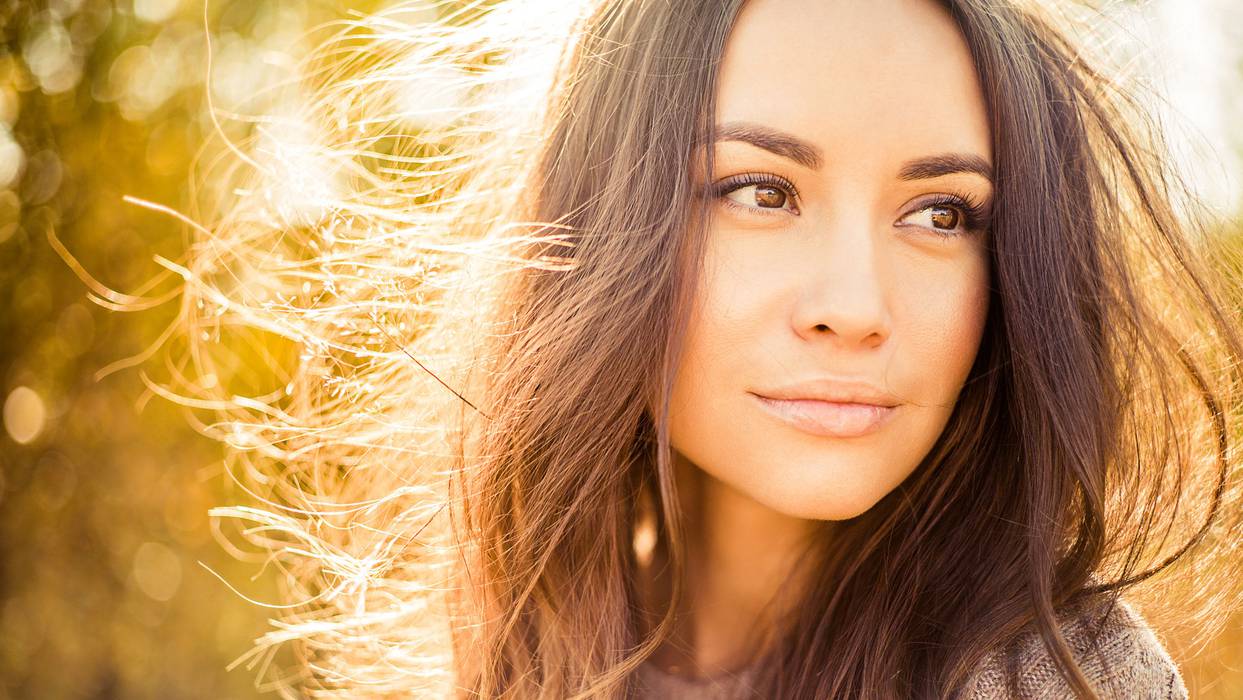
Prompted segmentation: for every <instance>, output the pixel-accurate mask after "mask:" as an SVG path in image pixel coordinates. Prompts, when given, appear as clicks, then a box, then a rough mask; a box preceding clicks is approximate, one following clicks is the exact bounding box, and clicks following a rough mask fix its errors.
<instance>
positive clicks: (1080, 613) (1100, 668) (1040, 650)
mask: <svg viewBox="0 0 1243 700" xmlns="http://www.w3.org/2000/svg"><path fill="white" fill-rule="evenodd" d="M1061 619H1062V622H1061V625H1060V629H1061V632H1062V635H1063V636H1064V637H1065V638H1066V642H1067V644H1068V645H1069V646H1070V648H1071V651H1072V652H1073V653H1074V655H1075V660H1076V661H1077V662H1078V663H1079V667H1080V668H1081V669H1082V671H1083V673H1084V675H1085V676H1086V677H1087V679H1088V681H1089V682H1090V683H1092V684H1093V685H1094V686H1095V687H1096V689H1097V693H1098V694H1099V695H1100V697H1101V698H1102V700H1106V699H1113V698H1141V699H1144V700H1157V699H1162V700H1164V699H1167V698H1172V699H1175V700H1178V699H1185V698H1187V688H1186V686H1185V685H1184V683H1183V679H1182V675H1181V674H1180V673H1179V670H1178V665H1177V664H1175V663H1174V660H1173V659H1171V658H1170V655H1169V652H1167V651H1166V649H1165V647H1164V646H1163V645H1162V644H1161V641H1160V640H1159V639H1158V638H1157V635H1156V633H1155V632H1154V631H1153V629H1152V628H1151V627H1150V626H1149V625H1148V623H1147V622H1146V621H1145V620H1144V619H1143V617H1141V616H1140V614H1139V613H1138V612H1137V611H1136V610H1135V609H1134V608H1132V607H1131V606H1130V605H1129V604H1127V602H1126V601H1125V600H1118V601H1117V602H1116V603H1114V604H1113V605H1112V606H1109V605H1107V604H1105V605H1097V606H1091V607H1086V606H1081V607H1078V608H1074V609H1071V610H1068V611H1066V612H1065V613H1064V614H1063V615H1062V616H1061ZM963 697H965V698H970V699H971V700H986V699H989V698H1062V697H1074V694H1073V692H1072V691H1071V688H1070V686H1069V684H1067V683H1066V681H1065V680H1064V679H1063V678H1062V676H1061V674H1060V673H1059V672H1058V668H1057V665H1056V663H1055V662H1054V661H1053V658H1052V657H1051V656H1050V655H1049V653H1048V652H1047V651H1046V650H1045V648H1044V643H1043V641H1042V640H1041V638H1040V634H1039V633H1038V632H1037V631H1035V630H1034V629H1032V630H1029V631H1027V632H1026V633H1024V634H1022V635H1020V636H1019V637H1018V638H1017V639H1016V640H1015V641H1014V643H1013V644H1011V645H1010V646H1008V647H1006V648H1005V649H1004V650H996V651H994V652H993V653H991V654H990V655H989V656H988V657H986V659H985V662H984V664H982V665H981V667H980V669H979V670H978V671H977V673H976V675H975V676H974V677H973V682H972V684H971V685H970V687H969V688H968V689H967V692H966V693H965V694H964V696H963Z"/></svg>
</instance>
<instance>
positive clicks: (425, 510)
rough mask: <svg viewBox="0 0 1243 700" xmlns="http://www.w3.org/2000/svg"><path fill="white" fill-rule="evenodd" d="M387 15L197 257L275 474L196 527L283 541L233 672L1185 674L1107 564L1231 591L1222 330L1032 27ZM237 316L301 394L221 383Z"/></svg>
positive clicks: (974, 687) (869, 686)
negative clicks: (269, 617) (265, 630)
mask: <svg viewBox="0 0 1243 700" xmlns="http://www.w3.org/2000/svg"><path fill="white" fill-rule="evenodd" d="M405 9H408V8H398V9H396V10H393V11H391V12H389V13H387V14H382V15H378V16H376V17H374V18H371V20H370V21H369V22H366V23H363V22H360V23H357V24H355V25H353V30H350V31H346V32H343V33H342V34H340V35H339V36H337V37H336V38H335V39H334V40H332V41H330V42H328V43H326V44H325V45H324V47H323V50H322V51H321V52H320V53H319V54H318V55H317V56H316V57H315V58H314V59H312V60H311V61H309V62H308V63H307V64H306V66H305V68H306V76H307V78H308V79H307V81H306V85H307V86H310V87H311V88H313V92H311V93H310V94H311V99H309V100H306V101H305V102H303V109H302V111H301V112H300V120H299V121H298V122H297V126H298V128H297V129H292V128H288V127H272V128H267V129H263V130H262V131H263V133H264V138H266V139H269V140H268V141H261V142H260V146H259V148H258V149H256V150H254V151H251V152H249V153H247V152H244V151H243V150H242V149H241V147H238V146H234V147H233V148H234V149H235V151H236V153H238V154H239V155H240V156H241V158H240V160H242V161H243V163H244V169H243V170H242V171H241V172H243V173H248V174H249V175H250V176H251V180H250V181H247V182H245V185H246V186H245V187H239V188H237V189H233V190H228V191H230V192H231V196H233V197H234V199H233V200H232V202H231V204H230V207H229V208H228V209H227V210H225V212H224V213H223V214H222V215H220V216H219V217H217V218H216V219H215V220H213V221H212V222H211V223H210V229H211V232H210V234H208V233H207V229H203V232H204V237H203V239H202V241H201V243H200V244H199V245H198V246H196V247H195V249H194V250H193V255H192V256H191V262H190V264H189V265H187V267H186V269H184V270H183V271H182V272H183V277H184V278H185V279H186V281H187V285H186V304H185V305H184V307H183V308H184V310H185V311H184V313H183V319H184V320H185V322H186V325H185V329H186V333H185V337H186V339H187V340H188V341H189V342H190V343H191V351H190V354H189V355H188V357H190V358H192V359H193V361H194V363H195V367H196V368H197V370H198V371H199V372H201V373H202V374H211V375H212V376H213V377H214V378H216V381H214V382H200V383H199V384H197V385H196V386H197V387H198V390H199V391H201V392H204V393H205V394H207V395H208V396H213V397H215V398H216V399H218V400H219V401H220V403H208V404H203V403H200V404H197V405H201V406H209V407H211V406H217V407H224V408H227V409H228V410H229V413H228V416H227V420H225V421H224V422H222V423H220V424H218V426H220V427H218V434H219V435H220V436H221V437H222V439H226V440H228V441H229V443H230V444H231V445H232V446H234V447H235V448H236V449H235V450H234V451H233V452H232V457H233V458H234V460H235V464H236V465H237V466H238V467H239V468H238V469H237V472H238V474H239V476H241V477H245V478H246V481H245V483H248V484H249V485H250V486H251V488H252V489H254V490H255V491H256V492H257V493H260V494H261V495H262V496H263V497H264V499H265V504H266V506H267V508H266V509H262V510H261V509H255V508H248V507H239V508H233V509H221V510H220V511H218V512H217V515H221V516H231V517H234V518H238V519H241V520H243V521H252V522H254V523H256V524H257V525H258V526H257V527H254V528H252V529H250V530H247V531H246V532H245V533H244V535H243V536H244V537H246V538H248V539H249V540H250V541H252V542H255V543H257V544H259V545H260V546H261V547H262V550H263V551H265V552H270V553H271V556H272V558H273V559H274V560H276V561H278V562H279V563H280V564H281V566H282V567H283V569H282V570H283V572H284V573H285V574H286V575H285V576H284V578H283V580H284V582H285V583H286V584H287V586H288V600H287V601H284V607H285V609H286V611H287V612H286V614H285V617H284V618H283V621H282V626H281V627H280V628H279V629H278V630H277V631H275V632H273V633H271V634H270V635H268V636H267V637H265V638H264V639H261V640H260V643H259V645H258V646H257V649H256V651H257V652H265V653H264V654H262V655H260V654H258V653H257V654H256V658H255V660H256V661H258V660H259V658H260V657H261V656H263V657H267V655H266V652H269V651H273V650H274V649H275V647H276V646H277V645H279V644H280V643H282V642H284V641H288V640H297V644H296V646H295V649H296V650H298V652H299V654H300V663H299V668H300V669H301V670H302V676H301V678H299V679H296V683H297V684H301V685H303V686H304V688H306V689H307V692H312V693H314V694H315V695H316V696H325V697H327V696H334V695H339V696H342V697H357V696H387V695H393V696H406V695H409V694H410V693H416V694H420V695H427V696H431V697H444V696H451V695H458V696H463V697H500V696H504V697H521V698H525V697H540V698H569V697H626V696H632V697H633V696H642V697H661V696H668V697H694V696H696V695H694V694H702V695H703V696H704V697H708V696H712V697H715V696H740V697H741V696H754V697H765V698H777V697H780V698H812V697H815V698H844V697H884V698H889V697H920V698H923V697H1063V696H1077V697H1086V698H1091V697H1185V696H1186V689H1185V687H1184V684H1183V681H1182V679H1181V677H1180V675H1179V672H1178V668H1177V667H1176V666H1175V665H1174V663H1173V662H1172V661H1171V660H1170V658H1169V656H1168V655H1167V654H1166V652H1165V650H1164V648H1163V647H1162V646H1161V643H1160V642H1159V641H1158V640H1157V638H1156V637H1155V636H1154V634H1153V632H1152V631H1151V630H1150V629H1149V628H1148V627H1147V626H1146V625H1145V623H1144V621H1143V619H1142V618H1141V617H1140V616H1139V615H1138V614H1137V613H1136V612H1135V611H1134V609H1132V608H1131V607H1130V606H1129V605H1128V603H1127V602H1126V601H1125V600H1122V599H1120V598H1119V596H1120V595H1121V593H1123V592H1124V591H1126V590H1128V589H1130V588H1132V587H1135V586H1137V585H1139V584H1141V583H1143V582H1145V581H1148V580H1150V579H1151V578H1152V577H1153V576H1154V575H1155V574H1156V573H1157V572H1159V571H1163V570H1170V571H1189V570H1190V569H1187V568H1186V566H1185V565H1184V562H1188V561H1199V562H1208V561H1212V562H1214V567H1215V568H1214V569H1213V570H1214V571H1217V572H1220V576H1221V580H1220V581H1216V580H1214V581H1206V580H1203V579H1201V583H1204V584H1206V585H1205V588H1206V589H1207V588H1213V590H1214V595H1217V596H1219V600H1222V601H1227V604H1233V602H1234V601H1236V600H1237V595H1238V590H1237V586H1238V584H1237V581H1238V580H1239V577H1238V576H1237V565H1238V562H1237V561H1234V560H1232V559H1228V558H1226V557H1227V556H1228V555H1226V554H1225V553H1224V552H1225V548H1218V549H1213V548H1212V547H1211V546H1210V545H1211V543H1212V537H1213V536H1214V535H1215V533H1219V532H1229V531H1230V530H1229V528H1231V527H1233V523H1231V522H1227V521H1226V516H1227V515H1235V514H1237V512H1238V511H1237V509H1235V508H1232V507H1231V506H1230V505H1229V504H1228V503H1227V500H1226V499H1228V498H1230V497H1231V494H1233V493H1234V491H1233V490H1232V485H1231V482H1230V481H1229V480H1228V478H1227V477H1228V476H1229V475H1230V473H1231V469H1232V465H1237V463H1238V460H1237V457H1235V456H1234V453H1233V452H1232V451H1231V450H1232V447H1231V445H1230V444H1229V438H1230V436H1231V435H1238V425H1237V422H1238V419H1239V410H1238V409H1239V405H1240V404H1239V398H1238V394H1237V391H1238V389H1237V386H1236V384H1235V382H1236V381H1237V377H1235V375H1233V374H1231V372H1232V368H1234V367H1236V366H1237V365H1238V363H1239V360H1240V358H1241V357H1243V346H1241V345H1240V335H1239V327H1238V320H1237V317H1236V315H1235V311H1233V310H1232V309H1231V307H1230V306H1228V301H1227V300H1226V298H1225V296H1224V294H1225V292H1226V291H1227V289H1226V287H1225V286H1224V284H1225V280H1223V279H1222V278H1220V277H1219V276H1217V275H1216V274H1215V273H1214V272H1213V271H1212V270H1213V268H1211V267H1210V266H1209V265H1208V264H1207V260H1206V255H1207V251H1206V250H1204V249H1203V248H1204V246H1203V245H1201V244H1202V243H1203V241H1202V240H1201V239H1197V238H1194V237H1193V235H1192V230H1193V229H1192V227H1193V224H1192V223H1188V222H1190V221H1193V219H1192V218H1191V217H1190V216H1189V214H1188V212H1189V211H1191V210H1189V209H1186V208H1185V202H1183V201H1182V200H1181V199H1179V198H1178V194H1177V192H1178V190H1177V189H1176V188H1175V185H1176V184H1177V182H1176V180H1175V179H1174V178H1173V177H1172V176H1171V175H1169V173H1168V172H1167V169H1166V168H1165V166H1164V161H1163V156H1162V155H1161V152H1160V150H1159V149H1157V144H1158V141H1157V139H1156V137H1155V135H1154V134H1153V133H1152V130H1151V129H1146V128H1145V127H1146V126H1147V125H1148V124H1150V122H1148V121H1145V120H1144V118H1143V114H1142V111H1141V110H1139V109H1138V108H1137V106H1136V103H1135V101H1134V100H1132V99H1131V98H1130V97H1129V96H1128V94H1127V93H1126V92H1125V91H1123V90H1122V89H1121V88H1119V87H1118V85H1117V83H1116V82H1113V81H1112V80H1111V79H1108V78H1106V77H1104V76H1102V75H1101V74H1098V73H1097V72H1095V71H1094V69H1093V68H1092V67H1091V66H1092V64H1091V62H1090V61H1088V60H1086V59H1084V57H1083V56H1082V55H1081V50H1080V48H1079V47H1078V46H1077V45H1076V44H1075V43H1073V42H1071V41H1070V40H1069V39H1067V38H1066V37H1065V35H1064V34H1062V33H1060V32H1059V30H1058V29H1057V28H1056V26H1055V24H1054V21H1053V19H1051V18H1050V17H1047V16H1045V15H1044V14H1042V13H1041V12H1040V11H1039V10H1038V9H1037V8H1035V7H1027V6H1026V5H1025V4H1023V3H1020V2H1018V0H1004V1H1003V0H952V1H948V2H934V1H933V0H885V1H883V2H869V3H856V2H844V1H843V2H826V1H823V0H749V1H748V2H745V3H744V2H741V1H740V0H728V1H725V0H723V1H722V2H700V1H698V0H667V1H664V2H647V1H644V0H600V1H599V2H596V3H591V6H590V7H587V8H585V11H584V13H583V15H582V17H581V18H579V19H577V20H575V21H573V22H569V21H564V22H563V20H574V17H572V16H570V15H569V14H567V13H566V12H565V8H564V5H563V4H553V5H549V6H547V7H544V6H543V5H540V6H539V7H535V6H534V5H533V4H532V3H529V2H526V3H511V4H509V5H506V6H501V7H498V8H495V9H491V10H486V9H481V8H477V7H468V8H466V9H459V10H456V11H453V12H449V11H448V10H447V9H445V8H442V15H444V16H443V17H442V19H441V21H439V22H433V23H422V24H420V23H411V22H407V21H405V20H406V17H405V16H403V15H402V12H403V11H404V10H405ZM536 15H538V16H537V17H536ZM533 18H535V19H538V20H539V21H536V22H530V21H528V20H531V19H533ZM558 22H561V24H560V25H557V23H558ZM554 25H556V26H561V27H563V28H564V29H566V30H567V31H566V36H567V37H568V38H567V39H566V40H565V43H564V44H561V43H557V42H556V41H554V37H556V36H558V34H557V29H556V27H555V26H554ZM550 46H551V47H559V46H564V47H565V51H564V53H563V54H561V55H558V54H557V49H555V48H554V49H553V50H552V51H551V52H549V51H548V47H550ZM547 69H551V70H547ZM291 135H295V136H297V137H298V138H299V139H301V140H302V143H303V145H304V148H302V149H300V150H297V149H295V151H296V157H295V156H290V155H288V154H289V153H292V152H295V151H291V150H289V149H288V144H289V143H290V142H291V138H292V137H291ZM264 144H268V145H267V146H265V145H264ZM272 144H276V145H277V146H280V147H273V146H272ZM282 147H283V148H285V150H281V148H282ZM256 154H262V157H257V155H256ZM291 179H292V180H293V181H295V182H296V183H297V185H298V186H297V188H296V190H293V191H291V190H290V189H289V188H288V187H287V185H288V183H289V182H290V181H291ZM1180 207H1181V208H1180ZM233 325H237V326H240V327H242V328H244V329H248V330H259V331H263V332H266V333H271V334H275V335H277V336H281V337H284V338H286V339H289V340H290V341H292V345H291V349H295V350H296V351H297V358H298V359H297V360H296V361H292V360H289V361H284V362H283V363H282V362H278V363H277V366H279V367H283V368H285V369H286V371H287V372H288V377H286V378H284V379H282V382H281V383H282V384H283V385H284V388H283V391H277V392H274V393H273V394H271V395H266V396H261V397H258V398H246V399H242V398H237V397H236V396H234V395H233V393H232V392H231V391H226V390H225V387H226V386H227V384H228V382H227V381H223V380H222V379H221V378H222V377H228V376H229V374H230V371H229V368H228V366H227V365H226V364H225V363H223V362H221V361H220V360H219V359H218V355H219V347H218V346H217V345H215V343H216V340H217V339H218V337H219V330H220V329H221V328H222V327H228V326H233ZM259 347H261V348H263V352H264V353H266V354H268V356H271V354H272V353H271V346H270V344H269V345H262V346H259ZM229 357H230V358H231V359H232V360H234V361H235V360H236V359H237V358H236V357H233V356H229ZM260 357H261V356H258V355H256V356H254V357H252V358H251V359H252V361H253V360H257V359H259V358H260ZM290 357H292V354H291V355H290ZM213 358H216V359H213ZM286 380H287V381H286ZM202 387H208V389H203V388H202ZM199 399H200V400H201V399H202V396H200V397H199ZM1214 556H1215V557H1218V558H1217V559H1212V557H1214ZM1176 563H1177V564H1178V566H1172V565H1174V564H1176ZM1180 567H1181V568H1180ZM1231 567H1234V569H1233V570H1232V568H1231ZM1232 574H1235V575H1234V576H1233V577H1231V575H1232ZM1197 575H1201V576H1203V575H1204V574H1203V573H1202V572H1199V573H1198V574H1197ZM1214 587H1215V588H1214ZM1193 602H1194V601H1193ZM1186 609H1188V610H1192V609H1197V608H1195V607H1194V605H1192V604H1189V605H1187V606H1186ZM1199 609H1202V610H1204V611H1205V612H1209V610H1208V608H1207V607H1203V606H1202V607H1201V608H1199ZM293 682H294V681H291V683H293Z"/></svg>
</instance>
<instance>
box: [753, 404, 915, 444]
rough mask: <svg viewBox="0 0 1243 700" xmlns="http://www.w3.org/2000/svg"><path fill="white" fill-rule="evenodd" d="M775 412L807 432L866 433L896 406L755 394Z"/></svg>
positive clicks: (843, 435)
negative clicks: (782, 397)
mask: <svg viewBox="0 0 1243 700" xmlns="http://www.w3.org/2000/svg"><path fill="white" fill-rule="evenodd" d="M752 396H754V397H755V398H756V399H759V402H760V406H761V407H762V408H763V409H764V410H765V411H767V412H768V413H770V414H771V415H773V416H775V417H777V418H779V419H781V420H782V421H784V422H785V423H787V424H788V425H791V426H793V427H795V428H797V429H799V430H801V431H803V432H805V433H810V434H812V435H817V436H821V437H839V438H849V437H862V436H864V435H868V434H869V433H874V432H876V431H877V430H879V429H880V428H881V426H883V425H884V424H885V423H887V422H889V419H890V418H892V417H893V414H894V413H895V412H896V411H897V407H896V406H877V405H874V404H867V403H836V402H832V401H819V400H815V399H791V400H787V399H770V398H768V397H767V396H760V395H759V394H752Z"/></svg>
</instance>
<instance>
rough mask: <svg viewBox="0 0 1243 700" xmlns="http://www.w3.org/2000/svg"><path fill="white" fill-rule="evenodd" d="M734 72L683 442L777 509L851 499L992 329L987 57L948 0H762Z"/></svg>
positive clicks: (709, 182)
mask: <svg viewBox="0 0 1243 700" xmlns="http://www.w3.org/2000/svg"><path fill="white" fill-rule="evenodd" d="M718 89H719V93H718V106H717V115H716V123H717V131H718V139H719V141H718V143H717V145H716V151H715V157H716V162H715V166H714V171H713V172H712V173H709V174H708V176H707V177H704V178H702V180H701V181H700V183H699V184H700V185H703V186H706V187H709V188H713V192H714V193H713V195H712V199H713V203H712V204H711V217H712V218H711V224H710V226H709V233H708V235H709V240H708V241H707V244H706V259H705V260H704V274H703V276H702V277H701V282H700V287H699V289H698V294H697V297H696V301H695V308H694V311H693V318H692V321H691V326H690V329H689V336H688V338H687V346H686V348H685V352H684V354H683V356H682V362H681V369H680V371H679V374H678V376H677V378H676V381H675V384H674V388H673V397H672V415H671V425H670V427H671V440H672V444H673V447H674V449H675V450H676V452H677V453H678V457H679V459H685V460H689V462H691V463H693V464H694V465H696V466H697V467H698V468H700V469H702V470H703V471H704V472H706V473H707V474H709V475H710V476H712V477H715V478H716V479H717V480H719V481H720V482H723V483H724V484H726V485H728V486H730V487H732V488H734V489H736V490H737V491H739V492H741V493H743V494H745V495H747V496H749V497H751V498H753V499H755V500H756V501H758V502H760V503H762V504H765V505H767V506H768V507H770V508H772V509H774V510H777V511H780V512H783V513H786V514H789V515H794V516H798V517H803V518H814V519H823V520H839V519H845V518H851V517H854V516H856V515H858V514H860V513H862V512H864V511H866V510H868V509H869V508H871V507H872V505H873V504H875V503H876V502H877V501H878V500H880V498H881V497H883V496H884V495H885V494H887V493H888V492H890V491H891V490H892V489H894V488H895V487H896V486H897V485H898V484H899V483H901V482H902V481H903V479H905V478H906V477H907V476H908V475H909V474H910V473H911V472H912V471H913V470H914V469H915V467H916V466H917V465H918V464H919V462H920V460H921V459H922V458H923V457H924V456H925V455H926V454H927V453H928V451H929V450H930V449H931V447H932V445H933V443H934V442H935V441H936V439H937V437H938V436H939V435H940V433H941V432H942V430H943V428H944V427H945V424H946V422H947V420H948V418H949V416H950V413H951V411H952V410H953V407H954V404H955V401H956V400H957V397H958V394H959V392H960V389H961V388H962V384H963V382H964V381H965V379H966V377H967V374H968V372H969V370H970V368H971V365H972V362H973V361H974V359H975V356H976V351H977V348H978V347H979V343H980V337H981V335H982V332H983V327H984V320H985V315H986V312H987V308H988V284H989V265H988V255H987V249H986V238H985V236H986V233H985V231H984V230H983V229H984V228H985V227H986V225H987V224H986V221H985V219H986V217H987V210H988V206H989V204H990V202H991V199H992V196H993V190H992V184H991V180H990V175H989V173H990V171H991V162H992V161H991V156H992V154H991V149H990V134H989V128H988V120H987V115H986V108H985V104H984V99H983V96H982V94H981V90H980V86H979V84H978V82H977V78H976V75H975V71H974V69H973V67H972V60H971V56H970V54H969V52H968V49H967V46H966V44H965V42H964V40H963V39H962V37H961V36H960V34H959V33H958V30H957V28H956V27H955V25H954V24H953V22H952V20H951V19H950V17H949V16H948V14H947V13H946V12H945V10H944V9H942V8H941V7H939V6H938V5H937V4H936V3H934V2H932V1H931V0H871V1H870V2H852V1H848V0H839V1H837V2H831V1H828V0H751V1H750V2H748V3H747V5H746V6H745V8H744V9H743V11H742V12H741V14H740V15H739V17H738V20H737V23H736V25H735V26H734V29H733V31H732V34H731V35H730V38H729V41H728V44H727V47H726V51H725V56H724V62H723V64H722V66H721V73H720V80H719V88H718ZM697 177H700V175H697Z"/></svg>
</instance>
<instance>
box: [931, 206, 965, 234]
mask: <svg viewBox="0 0 1243 700" xmlns="http://www.w3.org/2000/svg"><path fill="white" fill-rule="evenodd" d="M928 212H929V214H930V216H929V219H931V221H932V225H933V226H934V227H936V228H939V229H946V230H953V229H956V228H958V221H959V219H961V218H962V215H961V214H960V213H959V211H958V210H957V209H955V208H953V207H946V206H935V207H929V208H928Z"/></svg>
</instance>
